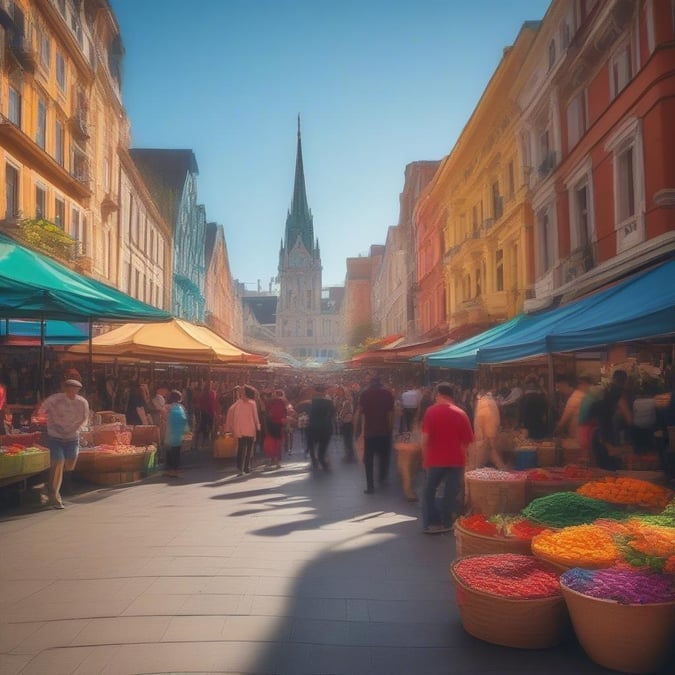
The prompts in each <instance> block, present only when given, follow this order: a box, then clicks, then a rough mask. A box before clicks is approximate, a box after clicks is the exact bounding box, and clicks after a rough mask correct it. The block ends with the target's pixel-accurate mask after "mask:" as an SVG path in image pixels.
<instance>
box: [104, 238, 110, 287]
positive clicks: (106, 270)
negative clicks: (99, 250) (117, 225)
mask: <svg viewBox="0 0 675 675" xmlns="http://www.w3.org/2000/svg"><path fill="white" fill-rule="evenodd" d="M111 258H112V236H111V234H110V230H106V231H105V232H104V233H103V276H104V277H105V278H106V279H109V278H110V270H111V269H112V262H111Z"/></svg>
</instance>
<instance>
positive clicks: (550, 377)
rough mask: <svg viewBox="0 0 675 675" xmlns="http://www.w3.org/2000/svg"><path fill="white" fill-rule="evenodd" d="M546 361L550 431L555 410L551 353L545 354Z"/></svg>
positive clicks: (552, 427) (553, 371)
mask: <svg viewBox="0 0 675 675" xmlns="http://www.w3.org/2000/svg"><path fill="white" fill-rule="evenodd" d="M546 360H547V361H548V431H549V433H551V432H552V431H553V429H554V426H553V413H554V411H555V406H554V403H555V368H554V366H553V354H551V353H549V354H548V355H547V359H546Z"/></svg>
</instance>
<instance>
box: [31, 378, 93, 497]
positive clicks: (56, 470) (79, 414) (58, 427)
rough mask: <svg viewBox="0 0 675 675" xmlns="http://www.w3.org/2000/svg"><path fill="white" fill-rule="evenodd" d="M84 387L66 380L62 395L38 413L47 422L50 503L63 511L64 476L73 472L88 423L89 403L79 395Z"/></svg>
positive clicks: (51, 399)
mask: <svg viewBox="0 0 675 675" xmlns="http://www.w3.org/2000/svg"><path fill="white" fill-rule="evenodd" d="M80 389H82V383H81V382H79V381H78V380H66V381H65V382H64V383H63V391H62V392H60V393H58V394H52V395H51V396H49V397H48V398H46V399H45V400H44V401H43V402H42V405H41V406H40V409H39V411H38V415H39V416H44V417H46V418H47V445H48V446H49V456H50V459H51V463H50V467H49V480H48V482H47V496H46V497H47V503H48V504H49V505H50V506H52V507H53V508H55V509H62V508H64V506H63V500H62V499H61V485H62V483H63V472H64V470H65V471H72V470H73V469H74V468H75V464H76V462H77V456H78V454H79V451H80V429H81V428H82V427H83V426H84V425H85V424H86V423H87V421H88V420H89V403H88V402H87V399H86V398H84V397H83V396H79V395H78V392H79V391H80Z"/></svg>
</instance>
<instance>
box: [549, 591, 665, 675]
mask: <svg viewBox="0 0 675 675" xmlns="http://www.w3.org/2000/svg"><path fill="white" fill-rule="evenodd" d="M561 588H562V592H563V598H564V599H565V603H566V605H567V609H568V610H569V613H570V617H571V619H572V625H573V626H574V632H575V633H576V635H577V639H578V640H579V642H580V643H581V646H582V647H583V648H584V651H585V652H586V654H588V656H589V657H590V658H591V659H592V660H593V661H595V662H596V663H597V664H599V665H601V666H603V667H604V668H610V669H612V670H618V671H620V672H622V673H654V672H656V671H659V670H660V669H661V668H664V667H665V666H666V664H667V663H669V659H670V658H672V657H673V656H675V640H674V639H673V636H674V635H675V601H673V602H665V603H659V604H652V605H622V604H620V603H618V602H614V601H612V600H600V599H598V598H591V597H589V596H587V595H583V594H582V593H577V592H576V591H573V590H571V589H569V588H567V587H566V586H565V585H564V584H561ZM671 672H672V671H671Z"/></svg>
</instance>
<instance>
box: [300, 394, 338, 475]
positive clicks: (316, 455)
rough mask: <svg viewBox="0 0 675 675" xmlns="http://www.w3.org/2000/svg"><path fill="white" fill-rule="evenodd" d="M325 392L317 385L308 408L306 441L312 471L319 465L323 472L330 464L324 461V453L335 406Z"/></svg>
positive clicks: (331, 427)
mask: <svg viewBox="0 0 675 675" xmlns="http://www.w3.org/2000/svg"><path fill="white" fill-rule="evenodd" d="M326 391H327V387H326V386H325V385H322V384H320V385H318V386H317V387H316V396H314V398H312V404H311V406H310V408H309V423H308V426H307V441H308V448H309V456H310V457H311V458H312V468H313V469H316V468H318V466H319V464H320V465H321V468H323V469H325V470H328V469H330V464H329V462H328V460H327V459H326V451H327V449H328V444H329V443H330V438H331V435H332V434H333V420H334V418H335V406H334V405H333V401H331V399H330V398H328V396H326Z"/></svg>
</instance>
